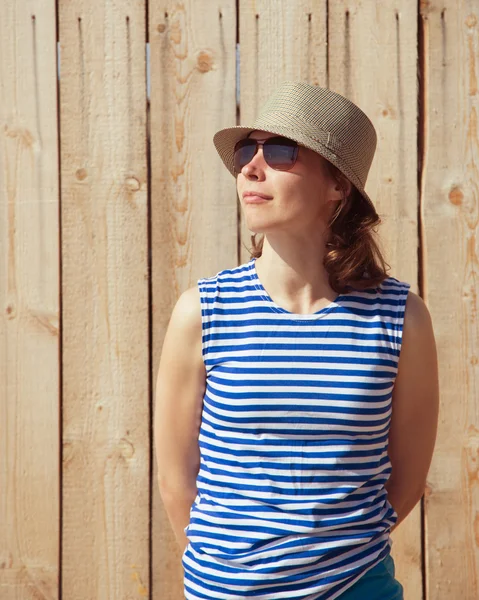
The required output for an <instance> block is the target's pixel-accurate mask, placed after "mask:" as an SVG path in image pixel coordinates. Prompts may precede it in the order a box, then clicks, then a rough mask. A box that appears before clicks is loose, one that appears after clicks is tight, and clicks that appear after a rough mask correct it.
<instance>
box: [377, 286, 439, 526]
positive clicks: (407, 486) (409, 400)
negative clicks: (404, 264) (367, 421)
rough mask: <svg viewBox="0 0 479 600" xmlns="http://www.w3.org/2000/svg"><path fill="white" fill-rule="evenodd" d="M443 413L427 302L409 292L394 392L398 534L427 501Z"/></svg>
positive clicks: (392, 493) (392, 488) (392, 490)
mask: <svg viewBox="0 0 479 600" xmlns="http://www.w3.org/2000/svg"><path fill="white" fill-rule="evenodd" d="M438 411H439V381H438V365H437V351H436V344H435V339H434V333H433V328H432V322H431V317H430V314H429V311H428V309H427V306H426V304H425V303H424V301H423V300H422V298H421V297H420V296H418V295H416V294H414V293H413V292H409V294H408V300H407V303H406V313H405V318H404V327H403V338H402V347H401V354H400V358H399V365H398V373H397V376H396V381H395V385H394V390H393V413H392V420H391V429H390V433H389V450H388V454H389V457H390V460H391V464H392V472H391V476H390V479H389V481H388V482H387V484H386V489H387V492H388V498H389V501H390V502H391V504H392V506H393V507H394V509H395V511H396V512H397V514H398V520H397V522H396V524H395V526H394V527H393V529H395V528H396V527H397V526H398V525H399V523H400V522H401V521H403V520H404V519H405V518H406V517H407V515H408V514H409V513H410V512H411V511H412V509H413V508H414V506H415V505H416V504H417V503H418V502H419V500H420V499H421V497H422V495H423V493H424V489H425V485H426V477H427V474H428V471H429V467H430V465H431V460H432V454H433V450H434V444H435V441H436V433H437V422H438Z"/></svg>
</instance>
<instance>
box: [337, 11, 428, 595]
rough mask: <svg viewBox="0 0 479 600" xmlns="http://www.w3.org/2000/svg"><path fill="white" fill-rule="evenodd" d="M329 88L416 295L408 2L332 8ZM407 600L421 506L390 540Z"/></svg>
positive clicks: (414, 582)
mask: <svg viewBox="0 0 479 600" xmlns="http://www.w3.org/2000/svg"><path fill="white" fill-rule="evenodd" d="M329 23H330V26H329V44H328V46H329V61H328V63H329V87H330V88H331V89H333V90H334V91H336V92H339V93H340V94H344V95H345V96H347V97H348V98H350V99H351V100H353V102H356V103H357V104H358V105H359V106H360V107H361V108H362V109H363V110H364V111H365V113H366V114H367V115H368V116H369V118H370V119H371V121H372V122H373V124H374V126H375V128H376V131H377V134H378V143H377V147H376V154H375V157H374V160H373V163H372V166H371V170H370V172H369V175H368V180H367V183H366V191H367V192H368V194H369V195H370V197H371V198H372V200H373V202H374V203H375V205H376V207H377V211H378V213H379V215H380V217H381V219H382V225H381V226H380V227H379V236H380V240H381V247H382V248H383V251H384V254H385V257H386V260H387V262H388V264H389V265H390V266H391V271H390V275H392V276H393V277H396V278H398V279H400V280H403V281H407V282H409V283H410V284H411V290H412V291H413V292H416V293H418V292H419V290H418V281H419V272H418V270H419V264H418V258H417V247H418V223H417V212H418V188H417V118H418V115H417V90H418V86H417V60H418V59H417V14H416V13H415V12H414V11H413V10H411V3H410V2H407V1H406V0H393V1H391V2H383V3H379V4H378V3H377V2H375V0H364V1H362V2H353V1H351V0H339V1H338V2H334V3H330V11H329ZM392 540H393V548H392V555H393V558H394V560H395V563H396V576H397V579H398V580H399V581H400V582H401V583H402V585H403V587H404V596H405V598H407V599H408V600H420V599H422V597H423V593H422V588H423V585H422V549H421V505H420V504H418V505H417V506H416V508H415V509H414V510H413V511H412V512H411V513H410V514H409V516H408V517H407V518H406V520H405V521H403V522H402V523H401V524H400V525H399V526H398V528H397V529H396V530H395V531H394V532H393V534H392Z"/></svg>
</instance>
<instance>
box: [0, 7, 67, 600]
mask: <svg viewBox="0 0 479 600" xmlns="http://www.w3.org/2000/svg"><path fill="white" fill-rule="evenodd" d="M0 86H1V94H0V132H1V143H0V255H1V260H0V291H1V317H0V340H1V343H0V498H1V502H0V532H1V533H0V539H1V541H0V598H1V599H2V600H7V599H8V600H33V599H34V598H40V597H41V598H48V599H49V600H54V599H56V598H58V597H59V594H58V566H59V455H60V439H59V404H58V403H59V376H60V373H59V361H58V356H59V335H58V333H59V331H58V327H59V241H58V192H59V190H58V129H57V115H56V102H57V71H56V28H55V2H53V1H51V0H31V1H29V2H26V1H25V0H5V1H4V2H3V3H2V10H1V18H0ZM46 373H47V374H48V376H47V377H46V376H45V374H46Z"/></svg>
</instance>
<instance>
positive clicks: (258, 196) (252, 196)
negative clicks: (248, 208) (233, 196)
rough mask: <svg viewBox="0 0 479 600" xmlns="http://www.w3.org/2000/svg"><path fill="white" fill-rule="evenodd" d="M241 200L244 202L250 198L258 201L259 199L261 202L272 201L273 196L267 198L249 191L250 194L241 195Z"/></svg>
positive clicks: (264, 195)
mask: <svg viewBox="0 0 479 600" xmlns="http://www.w3.org/2000/svg"><path fill="white" fill-rule="evenodd" d="M243 198H244V199H245V200H248V198H250V199H253V198H256V199H259V198H261V199H263V200H272V198H273V196H267V195H266V194H262V193H261V192H253V191H250V192H244V193H243Z"/></svg>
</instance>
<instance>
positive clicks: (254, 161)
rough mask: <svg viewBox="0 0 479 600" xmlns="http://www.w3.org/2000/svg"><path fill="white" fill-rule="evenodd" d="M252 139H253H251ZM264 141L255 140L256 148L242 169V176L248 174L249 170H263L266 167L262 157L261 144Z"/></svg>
mask: <svg viewBox="0 0 479 600" xmlns="http://www.w3.org/2000/svg"><path fill="white" fill-rule="evenodd" d="M252 139H254V138H252ZM265 141H266V140H256V142H257V144H258V146H257V148H256V152H255V153H254V154H253V157H252V158H251V160H250V161H249V162H248V163H246V164H245V165H244V166H243V168H242V169H241V172H242V173H243V175H247V174H248V173H249V171H250V170H251V168H258V167H262V168H263V169H264V168H265V167H266V161H265V160H264V156H263V144H264V142H265Z"/></svg>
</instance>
